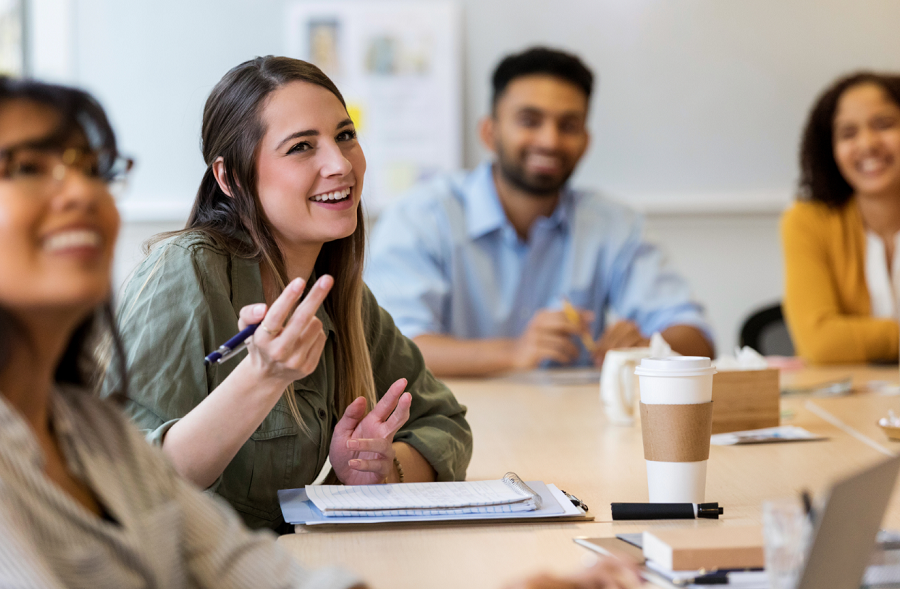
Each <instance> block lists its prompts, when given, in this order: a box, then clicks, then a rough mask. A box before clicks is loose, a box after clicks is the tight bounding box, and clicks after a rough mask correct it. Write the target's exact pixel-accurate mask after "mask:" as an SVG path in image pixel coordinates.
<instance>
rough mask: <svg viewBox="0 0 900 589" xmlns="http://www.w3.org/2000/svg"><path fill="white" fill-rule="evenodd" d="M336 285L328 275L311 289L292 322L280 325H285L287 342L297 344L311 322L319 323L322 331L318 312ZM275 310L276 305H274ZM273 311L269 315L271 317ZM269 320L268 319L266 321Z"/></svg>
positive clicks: (284, 335)
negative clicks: (317, 315)
mask: <svg viewBox="0 0 900 589" xmlns="http://www.w3.org/2000/svg"><path fill="white" fill-rule="evenodd" d="M332 285H334V279H333V278H332V277H331V276H328V275H327V274H326V275H325V276H322V277H321V278H319V279H318V280H316V283H315V284H314V285H313V287H312V288H311V289H309V294H307V295H306V298H305V299H303V302H302V303H300V305H299V306H298V307H297V310H296V311H294V314H293V315H292V316H291V318H290V320H288V322H287V325H284V322H283V321H282V323H280V324H279V325H284V331H283V332H282V336H283V337H284V339H285V341H286V342H291V343H293V342H296V341H297V340H298V339H300V337H301V334H302V333H303V331H304V330H305V329H306V328H307V326H308V325H309V323H310V322H311V321H314V322H316V323H319V325H318V329H320V330H321V328H322V326H321V322H320V321H319V319H318V318H317V317H316V311H318V310H319V307H320V306H321V305H322V301H324V300H325V297H326V296H328V293H329V291H331V287H332ZM272 307H273V308H274V307H275V305H274V304H273V305H272ZM271 313H272V312H271V311H269V314H270V315H271ZM268 320H269V318H268V317H266V321H268Z"/></svg>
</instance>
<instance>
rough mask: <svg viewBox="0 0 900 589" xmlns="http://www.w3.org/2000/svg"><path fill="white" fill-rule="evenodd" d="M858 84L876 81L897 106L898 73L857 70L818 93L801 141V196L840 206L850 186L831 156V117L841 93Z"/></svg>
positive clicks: (850, 193) (850, 192)
mask: <svg viewBox="0 0 900 589" xmlns="http://www.w3.org/2000/svg"><path fill="white" fill-rule="evenodd" d="M860 84H875V85H877V86H879V87H881V88H882V89H883V90H884V91H885V94H887V96H888V97H889V98H890V99H891V100H892V101H893V102H894V103H895V104H896V105H897V106H900V75H894V74H879V73H875V72H856V73H854V74H850V75H848V76H844V77H842V78H839V79H838V80H836V81H835V82H834V83H833V84H832V85H831V86H829V87H828V88H826V89H825V91H824V92H823V93H822V94H821V96H819V98H818V100H816V103H815V104H814V105H813V107H812V110H811V111H810V113H809V118H808V119H807V122H806V127H805V128H804V130H803V139H802V140H801V143H800V198H801V199H803V200H812V201H818V202H823V203H825V204H826V205H828V206H829V207H833V208H840V207H842V206H844V205H845V204H846V203H847V201H849V200H850V198H851V197H852V196H853V187H851V186H850V184H848V183H847V180H846V179H845V178H844V176H843V174H841V171H840V169H838V165H837V162H836V161H835V159H834V116H835V112H836V111H837V106H838V101H839V100H840V99H841V96H842V95H843V94H844V92H846V91H847V90H849V89H850V88H852V87H853V86H858V85H860Z"/></svg>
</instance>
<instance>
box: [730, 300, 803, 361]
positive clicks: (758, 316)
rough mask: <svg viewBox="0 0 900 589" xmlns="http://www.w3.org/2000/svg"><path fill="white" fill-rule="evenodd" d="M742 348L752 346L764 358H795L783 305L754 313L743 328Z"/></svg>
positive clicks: (745, 321) (779, 304)
mask: <svg viewBox="0 0 900 589" xmlns="http://www.w3.org/2000/svg"><path fill="white" fill-rule="evenodd" d="M740 343H741V347H744V346H750V347H751V348H753V349H754V350H756V351H757V352H759V353H760V354H762V355H763V356H793V355H794V344H793V342H791V334H790V332H788V329H787V325H785V323H784V314H783V313H782V312H781V303H778V304H775V305H772V306H769V307H765V308H763V309H760V310H758V311H756V312H754V313H753V314H752V315H750V316H749V317H747V319H746V320H744V325H743V327H741V342H740Z"/></svg>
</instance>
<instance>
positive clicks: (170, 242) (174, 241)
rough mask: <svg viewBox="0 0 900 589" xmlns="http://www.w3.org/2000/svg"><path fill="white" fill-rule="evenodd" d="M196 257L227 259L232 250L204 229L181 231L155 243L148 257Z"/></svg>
mask: <svg viewBox="0 0 900 589" xmlns="http://www.w3.org/2000/svg"><path fill="white" fill-rule="evenodd" d="M163 256H164V257H166V258H169V257H176V258H196V257H198V256H203V257H213V258H222V259H223V260H227V259H228V258H229V257H230V252H229V251H228V249H227V248H226V246H225V245H224V244H223V243H221V242H219V241H218V240H216V239H215V238H214V237H213V236H211V235H209V234H207V233H204V232H202V231H180V232H178V233H176V234H174V235H170V236H168V237H165V238H163V239H161V240H159V241H158V242H157V243H155V244H154V245H153V247H152V249H151V250H150V254H149V255H148V256H147V259H148V260H150V259H153V258H160V257H163Z"/></svg>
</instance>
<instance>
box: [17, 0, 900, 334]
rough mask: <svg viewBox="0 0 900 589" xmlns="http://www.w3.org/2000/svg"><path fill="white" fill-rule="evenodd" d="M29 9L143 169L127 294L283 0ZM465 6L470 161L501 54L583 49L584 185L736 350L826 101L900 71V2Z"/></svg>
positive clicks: (174, 221) (182, 201)
mask: <svg viewBox="0 0 900 589" xmlns="http://www.w3.org/2000/svg"><path fill="white" fill-rule="evenodd" d="M335 1H339V0H335ZM373 1H374V0H373ZM420 1H428V0H420ZM32 3H33V6H34V7H35V10H34V11H33V12H34V16H35V18H34V19H33V23H32V24H33V25H34V28H33V30H32V40H33V42H34V44H35V45H36V49H35V50H34V52H33V55H34V56H35V58H36V59H35V61H37V63H35V66H36V72H37V73H38V74H41V75H46V76H47V77H51V78H53V79H57V80H63V81H70V82H74V83H78V84H80V85H83V86H85V87H87V88H88V89H89V90H91V91H93V92H95V93H96V94H97V96H98V97H99V98H100V100H101V101H102V102H103V104H104V105H105V106H106V107H107V108H108V110H109V112H110V114H111V118H112V120H113V123H114V125H115V126H116V128H117V130H118V132H119V134H120V136H121V140H122V145H123V147H124V149H126V150H127V151H129V152H130V153H133V154H135V155H136V156H137V158H138V161H139V167H138V170H137V173H136V175H135V181H134V188H133V194H132V197H131V199H130V201H127V202H126V203H125V204H124V207H123V208H124V211H125V214H126V218H127V219H128V221H129V222H128V223H126V225H125V227H124V230H123V236H122V243H121V244H120V249H119V251H120V256H119V260H118V266H117V279H119V280H121V278H122V277H123V276H124V275H125V274H126V273H127V272H128V270H129V268H130V266H131V265H132V264H133V261H134V260H136V259H138V257H137V253H136V252H137V244H138V243H139V242H140V241H142V240H143V238H144V237H146V236H147V235H149V234H150V233H152V232H154V231H156V230H158V229H169V228H175V227H177V226H179V225H180V224H181V223H183V219H184V217H185V215H186V212H187V209H188V206H189V203H190V201H191V199H192V196H193V192H194V190H195V189H196V185H197V183H198V182H199V179H200V176H201V173H202V170H203V163H202V161H201V158H200V153H199V148H198V142H199V139H198V136H199V122H200V115H201V111H202V106H203V101H204V100H205V97H206V95H207V93H208V92H209V89H210V88H211V87H212V85H213V84H214V83H215V81H216V80H218V78H219V77H220V76H221V75H222V74H223V73H224V72H225V71H226V70H227V69H228V68H230V67H232V66H234V65H236V64H237V63H239V62H240V61H243V60H245V59H248V58H251V57H253V56H255V55H262V54H267V53H276V54H277V53H282V52H284V50H285V49H284V48H285V47H286V45H287V44H286V41H285V39H284V38H283V36H284V33H283V23H282V18H283V16H284V14H285V10H286V6H287V2H286V1H285V0H254V1H250V0H246V1H241V0H193V1H191V2H184V1H183V0H182V1H179V2H176V1H173V0H155V1H152V2H151V1H150V0H130V1H129V2H121V1H117V0H33V2H32ZM460 4H461V5H462V6H463V14H464V42H463V46H464V51H465V55H464V64H465V67H464V79H463V89H462V91H463V92H464V109H465V112H464V121H465V125H466V129H465V141H464V149H465V152H464V154H463V155H464V161H465V162H466V164H467V165H469V166H471V165H474V164H475V163H476V162H477V161H478V160H479V159H481V157H483V152H482V150H481V149H480V147H479V146H478V144H477V138H476V135H475V132H474V129H475V125H476V122H477V120H478V118H479V117H480V116H482V115H483V114H484V113H485V111H486V109H487V101H488V95H489V87H488V78H489V75H490V72H491V70H492V69H493V67H494V65H495V64H496V62H497V61H498V59H499V58H500V57H502V56H503V55H504V54H506V53H508V52H510V51H514V50H519V49H521V48H524V47H526V46H528V45H531V44H535V43H544V44H549V45H553V46H558V47H563V48H567V49H569V50H572V51H574V52H576V53H578V54H580V55H581V56H582V57H583V58H584V59H585V61H587V62H588V64H589V65H591V66H592V67H593V69H594V70H595V72H596V73H597V74H598V76H599V85H598V91H597V94H596V96H595V98H594V101H593V110H592V116H591V121H590V127H591V132H592V135H593V143H592V148H591V150H590V152H589V153H588V155H587V156H586V158H585V160H584V161H583V162H582V164H581V166H580V167H579V170H578V172H577V173H576V182H578V183H580V184H584V185H590V186H595V187H597V188H600V189H602V190H603V191H604V192H606V193H607V194H610V195H613V196H615V197H617V198H619V199H621V200H623V201H625V202H628V203H631V204H632V205H633V206H635V207H636V208H638V209H640V210H643V211H645V212H647V213H648V230H649V232H650V234H651V236H653V237H654V238H655V239H657V240H658V241H662V242H664V243H665V245H666V248H667V250H668V251H669V252H670V254H671V257H672V258H673V259H674V260H675V262H676V264H677V265H678V266H679V267H680V268H681V269H682V270H683V271H684V273H685V274H686V275H687V276H688V277H689V278H690V279H691V281H692V284H693V286H694V288H695V290H696V292H697V294H698V296H699V297H700V298H701V299H702V300H704V301H705V302H706V303H707V307H708V310H709V313H710V318H711V320H712V322H713V325H714V328H715V331H716V335H717V337H718V340H719V349H720V350H727V349H729V348H730V347H731V346H732V345H733V344H734V342H735V341H736V334H737V330H738V325H739V322H740V320H741V319H742V318H743V316H744V315H745V314H746V313H747V312H748V311H749V310H750V309H752V308H754V307H756V306H759V305H761V304H764V303H767V302H770V301H772V300H776V299H778V298H779V297H780V293H781V289H782V275H781V274H782V269H781V268H782V264H781V257H780V253H779V246H778V240H777V218H778V213H779V212H780V211H781V210H782V209H783V208H784V206H786V205H787V204H788V203H789V201H790V199H791V195H792V193H793V189H794V184H795V180H796V176H797V171H796V169H797V168H796V151H797V143H798V136H799V132H800V128H801V126H802V123H803V118H804V116H805V113H806V110H807V109H808V108H809V105H810V103H811V102H812V100H813V99H814V97H815V95H816V94H817V93H818V92H819V91H821V89H822V88H823V87H824V86H825V85H826V84H827V83H828V82H829V81H831V80H832V79H833V78H834V77H836V76H837V75H839V74H841V73H844V72H847V71H851V70H854V69H858V68H876V69H893V70H900V34H898V33H897V25H898V23H900V2H896V1H895V0H865V1H859V2H857V1H853V0H841V1H838V0H678V1H676V2H673V1H671V0H555V1H553V2H545V1H539V0H461V2H460ZM42 14H43V16H41V15H42ZM61 14H62V15H67V16H66V17H65V18H60V15H61ZM42 23H46V24H47V27H45V28H43V29H42V28H41V25H42ZM48 30H49V31H51V33H47V31H48ZM42 31H43V33H42ZM41 55H43V56H44V57H43V58H42V59H43V61H42V60H41V59H37V58H38V57H40V56H41ZM42 64H43V65H42ZM695 213H700V214H695Z"/></svg>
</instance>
